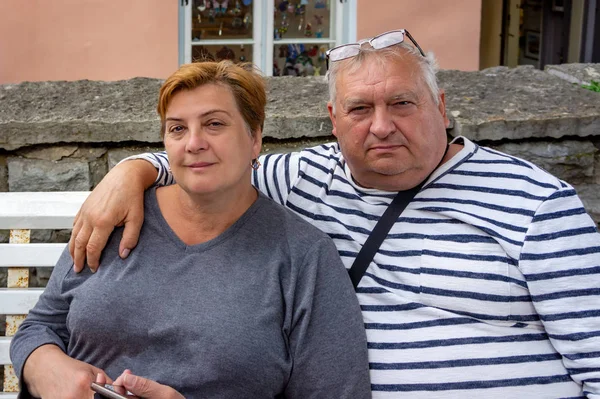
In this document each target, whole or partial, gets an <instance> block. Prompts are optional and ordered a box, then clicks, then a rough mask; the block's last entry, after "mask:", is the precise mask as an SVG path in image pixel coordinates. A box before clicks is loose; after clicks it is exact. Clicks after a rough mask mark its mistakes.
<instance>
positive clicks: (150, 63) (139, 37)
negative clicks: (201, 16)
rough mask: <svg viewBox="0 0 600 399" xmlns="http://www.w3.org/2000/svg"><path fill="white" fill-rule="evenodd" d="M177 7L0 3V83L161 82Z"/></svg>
mask: <svg viewBox="0 0 600 399" xmlns="http://www.w3.org/2000/svg"><path fill="white" fill-rule="evenodd" d="M177 12H178V1H177V0H0V84H2V83H18V82H22V81H44V80H77V79H92V80H119V79H128V78H131V77H135V76H148V77H156V78H166V77H167V76H169V75H170V74H171V73H172V72H173V71H174V70H175V69H176V68H177V66H178V44H177V35H178V27H177V26H178V19H177V18H178V15H177Z"/></svg>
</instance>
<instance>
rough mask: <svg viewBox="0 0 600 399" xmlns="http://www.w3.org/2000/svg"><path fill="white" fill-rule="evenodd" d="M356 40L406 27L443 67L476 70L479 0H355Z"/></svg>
mask: <svg viewBox="0 0 600 399" xmlns="http://www.w3.org/2000/svg"><path fill="white" fill-rule="evenodd" d="M357 1H358V5H357V12H356V13H357V28H356V35H357V37H358V38H359V39H361V38H365V37H372V36H374V35H377V34H378V33H382V32H385V31H388V30H394V29H400V28H405V29H407V30H408V31H409V32H410V33H411V34H412V35H413V37H414V38H415V40H417V42H418V43H419V45H420V46H421V47H422V48H423V50H425V51H433V52H434V53H435V55H436V57H437V58H438V61H439V63H440V67H441V68H442V69H459V70H463V71H475V70H478V69H479V37H480V24H481V1H482V0H461V1H440V0H418V1H415V0H357Z"/></svg>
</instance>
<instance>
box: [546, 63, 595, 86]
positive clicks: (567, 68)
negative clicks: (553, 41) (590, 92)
mask: <svg viewBox="0 0 600 399" xmlns="http://www.w3.org/2000/svg"><path fill="white" fill-rule="evenodd" d="M545 71H546V72H548V73H549V74H551V75H554V76H557V77H559V78H560V79H563V80H566V81H567V82H570V83H575V84H578V85H581V84H584V85H589V84H590V83H591V82H592V80H594V81H596V82H600V64H561V65H548V66H546V68H545Z"/></svg>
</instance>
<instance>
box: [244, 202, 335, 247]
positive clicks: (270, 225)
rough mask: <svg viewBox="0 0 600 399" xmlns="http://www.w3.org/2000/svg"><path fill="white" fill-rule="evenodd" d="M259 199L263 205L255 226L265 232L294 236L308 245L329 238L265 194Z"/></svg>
mask: <svg viewBox="0 0 600 399" xmlns="http://www.w3.org/2000/svg"><path fill="white" fill-rule="evenodd" d="M258 200H259V201H261V204H260V205H261V206H260V211H259V214H258V215H256V216H257V219H256V220H255V222H254V223H258V226H255V227H260V228H261V229H262V231H263V233H266V232H270V234H269V235H273V236H278V237H281V238H292V239H294V240H296V241H298V244H303V243H305V244H306V245H312V244H314V243H315V241H318V240H321V239H325V240H328V239H329V236H328V235H327V234H325V233H323V232H322V231H321V230H319V229H318V228H316V227H315V226H313V225H312V224H310V223H309V222H308V221H306V220H304V219H302V217H300V216H299V215H298V214H296V213H294V212H292V211H291V210H289V209H287V208H286V207H284V206H283V205H281V204H278V203H276V202H275V201H273V200H272V199H270V198H268V197H267V196H265V195H264V194H259V199H258Z"/></svg>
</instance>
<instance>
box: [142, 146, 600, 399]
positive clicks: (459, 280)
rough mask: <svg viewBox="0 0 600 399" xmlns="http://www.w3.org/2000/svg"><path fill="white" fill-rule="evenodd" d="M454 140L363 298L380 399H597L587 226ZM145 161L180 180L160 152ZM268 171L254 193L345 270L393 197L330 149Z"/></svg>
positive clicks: (551, 180) (494, 160)
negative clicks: (315, 239) (332, 249)
mask: <svg viewBox="0 0 600 399" xmlns="http://www.w3.org/2000/svg"><path fill="white" fill-rule="evenodd" d="M459 140H462V141H463V144H464V148H463V149H462V150H461V151H460V152H459V153H458V154H457V155H455V156H454V157H453V158H452V159H451V160H450V161H448V162H446V163H445V164H444V165H442V166H440V167H439V168H438V170H436V172H435V173H434V174H433V175H432V176H431V177H430V178H429V180H428V182H427V183H426V184H425V186H424V188H423V189H422V190H421V191H420V192H419V193H418V194H417V195H416V197H415V198H414V199H413V201H412V202H411V203H410V204H409V205H408V207H407V208H406V210H405V211H404V212H403V214H402V215H401V216H400V217H399V219H398V222H397V223H396V224H395V225H394V226H393V227H392V229H391V231H390V233H389V235H388V237H387V239H386V240H385V241H384V242H383V244H382V245H381V248H380V249H379V251H378V252H377V254H376V255H375V257H374V260H373V262H372V263H371V264H370V266H369V268H368V270H367V272H366V273H365V275H364V277H363V279H362V280H361V283H360V285H359V287H358V289H357V295H358V299H359V302H360V304H361V307H362V311H363V316H364V321H365V328H366V330H367V338H368V345H369V359H370V369H371V383H372V391H373V397H374V398H395V397H400V396H406V397H410V398H433V397H440V398H441V397H443V398H465V397H481V398H502V399H505V398H516V397H519V398H534V397H535V398H575V397H585V396H586V395H588V396H589V397H600V235H599V234H598V232H597V229H596V227H595V225H594V223H593V221H592V220H591V219H590V217H589V216H588V215H587V214H586V212H585V210H584V208H583V206H582V204H581V201H580V200H579V198H578V197H577V195H576V193H575V191H574V190H573V188H572V187H571V186H570V185H568V184H567V183H565V182H563V181H561V180H559V179H557V178H555V177H553V176H551V175H550V174H548V173H547V172H545V171H543V170H541V169H540V168H538V167H536V166H534V165H532V164H531V163H529V162H526V161H523V160H520V159H518V158H515V157H512V156H509V155H506V154H503V153H500V152H497V151H494V150H491V149H489V148H485V147H480V146H478V145H476V144H474V143H472V142H471V141H469V140H467V139H465V138H459ZM143 157H144V158H145V159H148V160H150V161H153V163H154V164H155V165H156V166H157V167H159V182H160V183H161V184H166V183H168V182H170V181H172V177H171V176H170V174H169V173H168V170H169V169H168V163H167V161H166V156H165V155H164V153H161V154H152V155H151V154H145V155H143ZM261 163H262V165H263V166H262V167H261V168H260V169H259V170H258V171H255V172H254V175H253V182H254V184H255V185H256V186H257V187H258V188H259V189H260V190H261V191H262V192H264V193H265V194H267V195H268V196H270V197H271V198H273V199H274V200H275V201H277V202H280V203H282V204H284V205H285V206H287V207H288V208H289V209H291V210H292V211H294V212H296V213H298V214H299V215H301V216H302V217H304V218H305V219H306V220H308V221H309V222H311V223H312V224H314V225H315V226H317V227H319V228H320V229H321V230H323V231H324V232H326V233H327V234H329V236H331V238H332V239H333V240H334V242H335V244H336V246H337V248H338V251H339V254H340V256H341V258H342V260H343V262H344V264H345V265H346V267H348V268H349V267H350V266H351V265H352V262H353V261H354V258H355V257H356V255H357V254H358V252H359V250H360V249H361V247H362V245H363V243H364V242H365V240H366V239H367V237H368V235H369V233H370V232H371V230H372V229H373V227H374V226H375V224H376V223H377V220H378V219H379V217H380V216H381V215H382V214H383V212H384V211H385V209H386V208H387V206H388V204H389V203H390V202H391V201H392V199H393V198H394V196H395V194H396V193H390V192H384V191H379V190H375V189H367V188H363V187H360V186H359V185H357V184H356V183H354V182H353V180H352V178H351V175H350V170H349V169H348V165H347V164H346V162H345V161H344V157H343V156H342V154H341V152H340V148H339V146H338V145H337V144H336V143H332V144H326V145H321V146H318V147H314V148H309V149H306V150H303V151H301V152H297V153H291V154H277V155H266V156H262V157H261ZM595 395H598V396H595Z"/></svg>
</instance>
